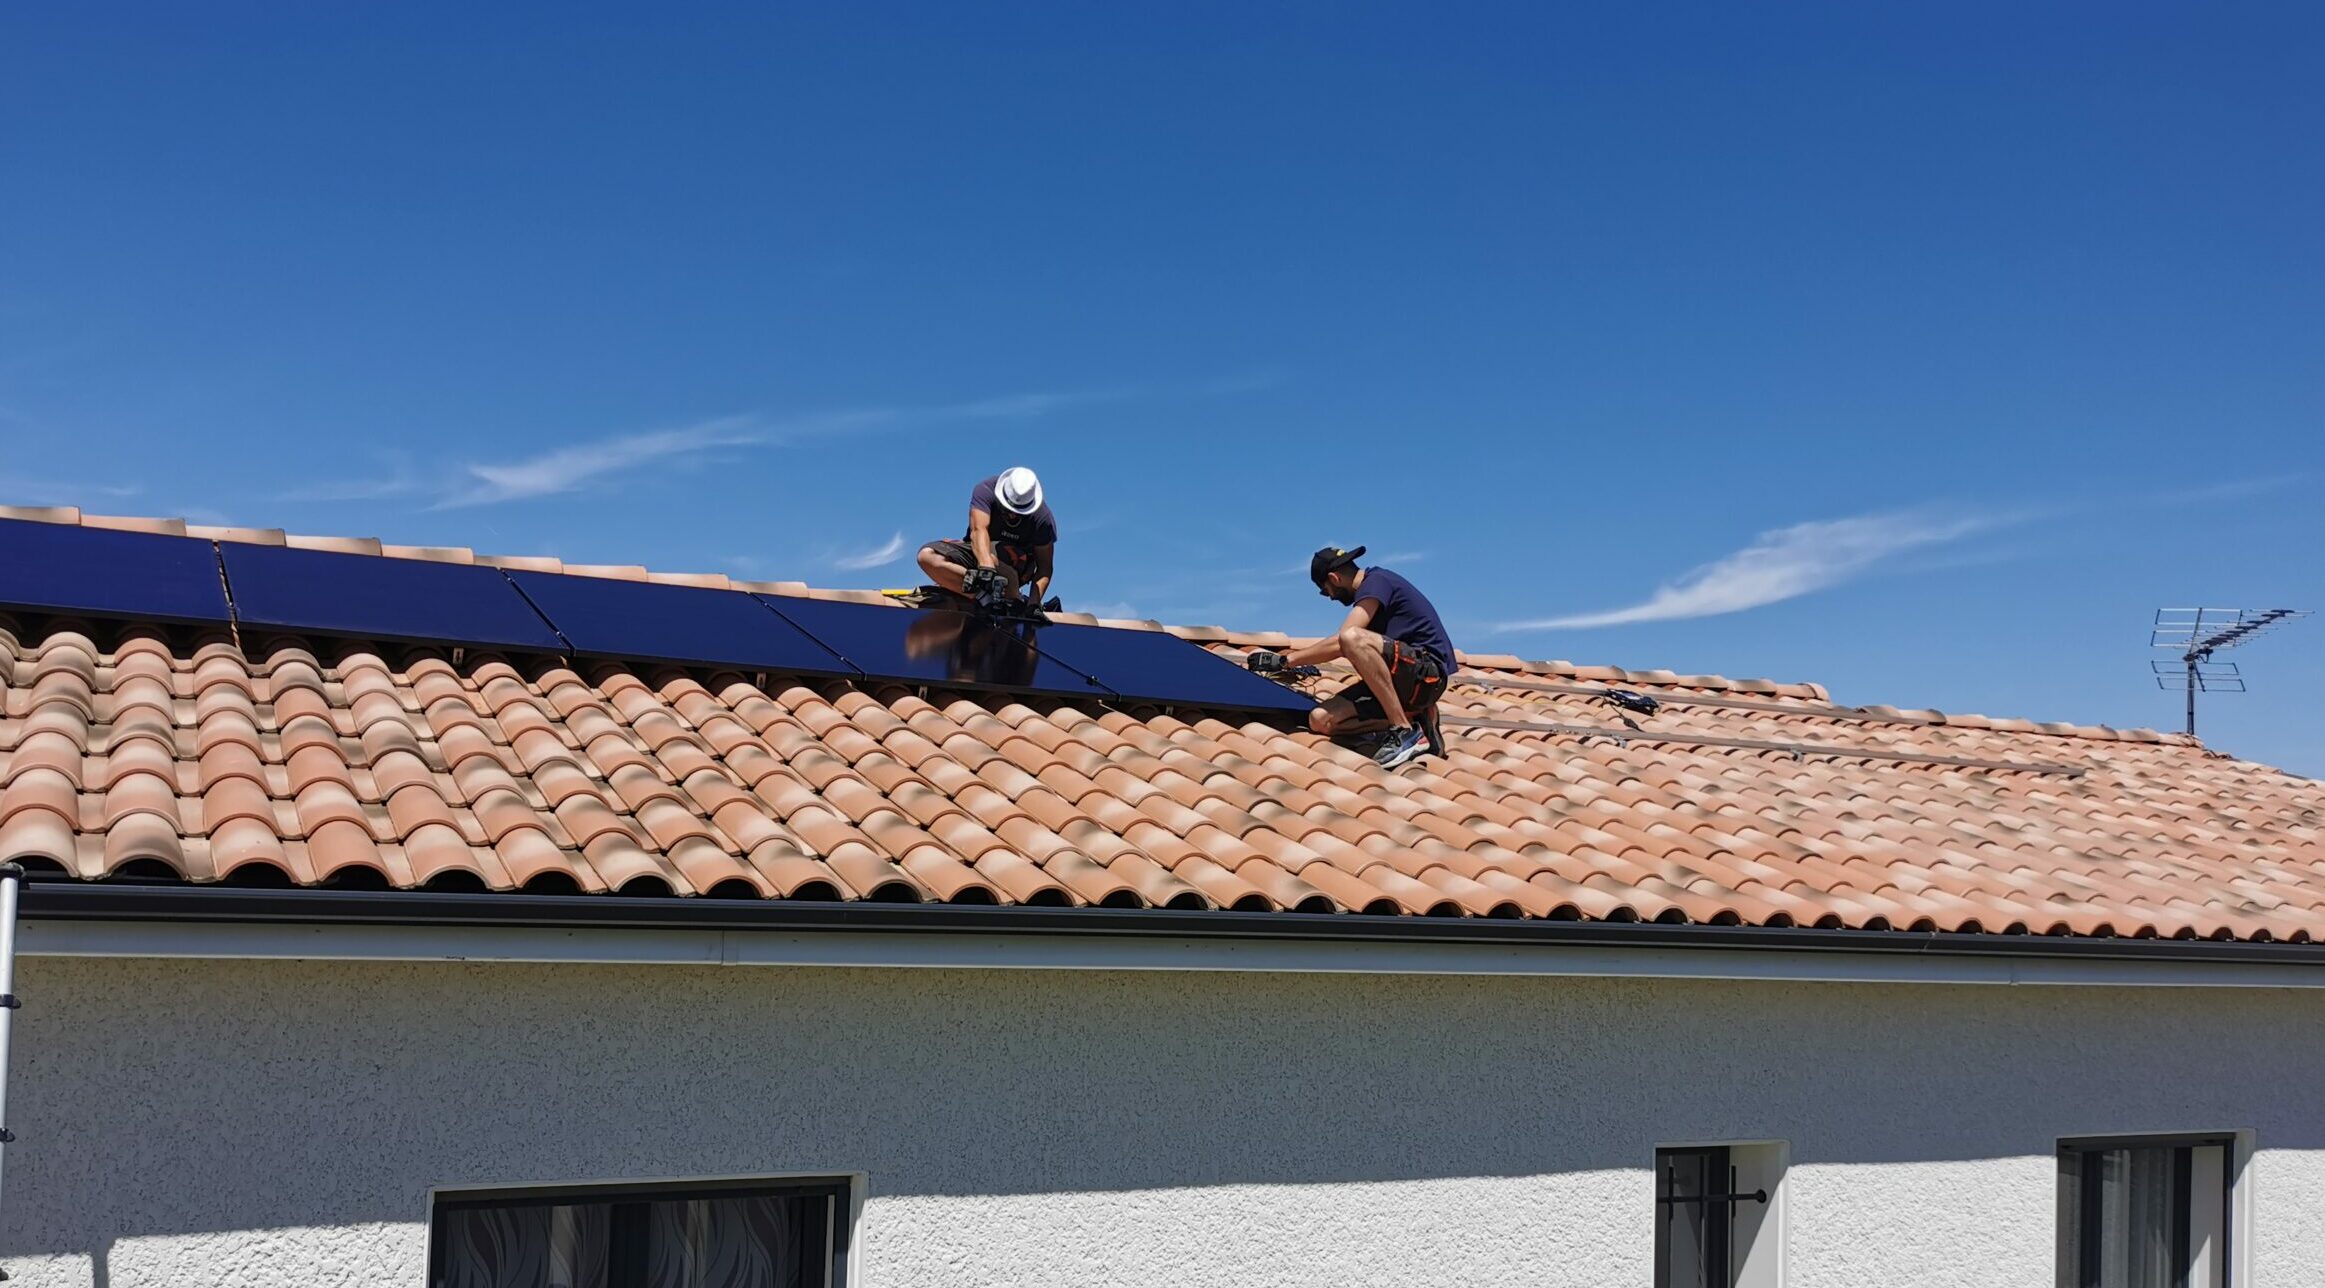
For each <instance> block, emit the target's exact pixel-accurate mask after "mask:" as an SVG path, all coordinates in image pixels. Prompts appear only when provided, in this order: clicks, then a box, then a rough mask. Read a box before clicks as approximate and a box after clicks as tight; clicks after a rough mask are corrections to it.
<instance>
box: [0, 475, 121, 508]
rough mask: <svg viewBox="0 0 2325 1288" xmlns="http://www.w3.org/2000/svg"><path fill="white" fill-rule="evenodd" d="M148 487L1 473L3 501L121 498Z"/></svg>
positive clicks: (42, 502) (0, 501) (34, 502)
mask: <svg viewBox="0 0 2325 1288" xmlns="http://www.w3.org/2000/svg"><path fill="white" fill-rule="evenodd" d="M144 491H145V487H144V485H143V484H139V483H95V482H90V481H88V480H85V479H83V480H78V481H76V480H72V479H44V478H31V477H27V476H25V475H22V474H0V505H79V504H81V503H82V502H83V501H86V500H90V499H103V500H108V501H118V500H121V499H123V498H124V497H132V496H136V495H138V494H140V493H142V492H144Z"/></svg>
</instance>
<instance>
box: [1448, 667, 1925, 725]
mask: <svg viewBox="0 0 2325 1288" xmlns="http://www.w3.org/2000/svg"><path fill="white" fill-rule="evenodd" d="M1451 682H1452V683H1454V684H1473V685H1476V686H1477V687H1478V688H1481V689H1523V690H1526V691H1527V692H1530V693H1568V694H1572V695H1574V696H1575V697H1579V698H1603V697H1605V696H1606V695H1607V690H1608V689H1610V688H1619V687H1621V686H1619V685H1614V684H1607V685H1600V686H1593V685H1588V684H1559V683H1556V682H1554V681H1549V680H1505V679H1502V678H1501V677H1499V676H1484V675H1465V674H1456V675H1455V676H1453V677H1452V680H1451ZM1625 683H1628V684H1635V685H1640V686H1642V687H1653V686H1651V685H1648V684H1647V682H1645V681H1640V680H1631V681H1626V682H1625ZM1655 700H1656V701H1657V702H1660V703H1663V704H1664V705H1666V706H1674V707H1734V708H1736V709H1738V710H1742V711H1769V712H1774V713H1776V714H1778V715H1788V716H1815V717H1817V718H1818V719H1820V720H1855V721H1858V722H1860V723H1863V724H1893V725H1911V726H1914V727H1915V728H1923V729H1931V728H1936V729H1942V728H1945V727H1947V726H1946V723H1945V722H1944V721H1942V720H1932V719H1929V718H1928V717H1926V716H1909V715H1902V714H1901V715H1883V714H1881V713H1880V712H1878V711H1867V710H1865V709H1864V708H1862V707H1836V706H1831V705H1827V704H1823V703H1815V704H1808V705H1798V706H1795V705H1787V704H1785V703H1782V702H1762V701H1759V700H1757V699H1754V698H1713V697H1705V696H1703V695H1701V694H1694V693H1666V692H1664V691H1663V690H1661V689H1660V688H1657V689H1656V692H1655Z"/></svg>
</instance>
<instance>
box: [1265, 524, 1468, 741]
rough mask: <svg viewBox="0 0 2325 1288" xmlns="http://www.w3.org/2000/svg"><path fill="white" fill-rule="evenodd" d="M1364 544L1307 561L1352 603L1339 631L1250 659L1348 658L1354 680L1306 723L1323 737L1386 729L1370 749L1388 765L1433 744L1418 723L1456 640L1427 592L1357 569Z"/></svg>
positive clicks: (1279, 665) (1309, 661) (1270, 664)
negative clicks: (1385, 735) (1384, 737)
mask: <svg viewBox="0 0 2325 1288" xmlns="http://www.w3.org/2000/svg"><path fill="white" fill-rule="evenodd" d="M1363 557H1364V547H1363V546H1358V547H1357V548H1356V549H1354V550H1342V549H1340V548H1339V547H1338V546H1326V547H1324V548H1323V549H1322V550H1319V551H1317V552H1316V555H1315V557H1314V558H1313V559H1310V560H1309V561H1308V579H1309V580H1310V581H1313V582H1315V583H1316V589H1317V591H1318V592H1320V593H1321V594H1323V595H1325V596H1326V597H1327V598H1330V599H1334V600H1338V601H1339V602H1340V603H1343V604H1347V605H1349V613H1348V617H1347V619H1346V620H1345V621H1343V622H1341V623H1340V630H1339V631H1338V633H1336V634H1333V635H1329V636H1326V637H1325V638H1323V639H1320V640H1317V641H1316V642H1315V643H1313V644H1306V645H1302V646H1301V647H1299V648H1296V649H1292V650H1290V651H1289V652H1285V653H1275V652H1270V651H1268V650H1265V649H1262V650H1260V651H1259V652H1256V653H1253V654H1252V655H1251V656H1250V658H1249V659H1247V662H1248V665H1249V666H1250V667H1251V669H1252V670H1254V671H1258V672H1260V673H1261V674H1267V673H1270V672H1276V671H1281V670H1283V669H1284V668H1286V667H1293V666H1312V665H1314V664H1315V663H1318V662H1326V661H1330V660H1331V659H1333V658H1344V659H1346V660H1347V662H1348V664H1349V665H1350V666H1353V667H1355V668H1356V674H1357V676H1358V677H1359V678H1358V679H1357V682H1356V683H1354V684H1351V685H1349V686H1348V687H1347V688H1345V689H1342V690H1341V691H1340V692H1339V693H1337V694H1335V695H1333V696H1332V697H1330V698H1327V699H1325V701H1324V705H1322V706H1320V707H1318V708H1316V710H1314V711H1313V712H1310V713H1309V716H1308V727H1309V728H1311V729H1314V730H1315V731H1316V732H1317V733H1320V734H1323V735H1324V736H1326V737H1332V736H1334V735H1337V734H1350V733H1366V732H1370V731H1372V730H1376V729H1386V730H1388V731H1389V738H1388V740H1387V741H1386V742H1384V743H1382V744H1381V746H1380V749H1379V750H1378V751H1376V752H1374V753H1373V759H1374V760H1377V761H1379V762H1380V764H1381V766H1382V767H1383V768H1386V769H1395V768H1396V767H1397V766H1399V765H1402V764H1404V763H1406V762H1407V761H1410V760H1412V759H1413V758H1414V757H1416V756H1419V755H1420V754H1421V753H1422V752H1423V751H1425V750H1427V749H1428V741H1427V739H1426V738H1425V737H1424V736H1423V734H1422V732H1421V730H1420V729H1419V728H1417V727H1416V723H1417V722H1418V721H1420V720H1422V719H1425V718H1426V717H1427V716H1428V713H1429V712H1430V711H1431V710H1432V709H1434V708H1435V707H1436V705H1437V699H1438V698H1440V697H1442V696H1444V693H1445V677H1446V676H1448V675H1451V674H1452V673H1453V640H1452V639H1451V637H1449V636H1447V635H1446V633H1445V623H1444V622H1443V621H1442V620H1440V619H1439V618H1438V616H1437V609H1436V607H1435V606H1434V605H1432V604H1431V603H1430V602H1429V598H1428V596H1426V595H1423V594H1422V593H1421V592H1420V591H1419V590H1417V589H1415V588H1414V586H1413V583H1411V582H1409V581H1407V580H1405V579H1404V578H1403V577H1401V576H1399V575H1397V574H1396V573H1393V572H1390V571H1389V570H1388V569H1386V568H1359V567H1357V566H1356V561H1357V560H1358V559H1361V558H1363Z"/></svg>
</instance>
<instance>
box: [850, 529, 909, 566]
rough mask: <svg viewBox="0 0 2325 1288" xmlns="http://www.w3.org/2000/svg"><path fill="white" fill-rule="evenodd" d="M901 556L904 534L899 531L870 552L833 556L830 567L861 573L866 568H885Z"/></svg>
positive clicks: (863, 551)
mask: <svg viewBox="0 0 2325 1288" xmlns="http://www.w3.org/2000/svg"><path fill="white" fill-rule="evenodd" d="M903 555H904V533H903V532H902V531H899V532H897V534H896V535H895V536H893V537H890V538H888V539H887V540H886V541H883V542H881V543H880V544H879V545H878V546H876V547H874V548H872V549H870V550H860V551H857V552H856V553H855V554H852V555H838V556H835V557H834V558H833V559H832V566H833V567H834V568H845V569H847V570H848V571H849V572H862V571H864V570H865V569H867V568H885V567H887V566H888V565H889V564H892V563H895V562H896V561H897V560H898V559H900V558H902V557H903Z"/></svg>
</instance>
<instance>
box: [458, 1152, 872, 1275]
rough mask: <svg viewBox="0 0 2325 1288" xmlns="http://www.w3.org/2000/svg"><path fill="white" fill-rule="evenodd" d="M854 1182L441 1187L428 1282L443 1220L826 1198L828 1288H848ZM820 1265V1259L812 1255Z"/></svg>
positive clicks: (759, 1179) (784, 1179) (770, 1179)
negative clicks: (499, 1211) (504, 1211)
mask: <svg viewBox="0 0 2325 1288" xmlns="http://www.w3.org/2000/svg"><path fill="white" fill-rule="evenodd" d="M856 1181H857V1178H856V1177H853V1176H754V1177H722V1178H715V1179H702V1180H675V1181H674V1180H658V1181H586V1182H570V1183H555V1184H546V1185H479V1186H469V1185H461V1186H441V1187H438V1188H435V1189H432V1190H430V1191H429V1194H428V1257H427V1261H428V1269H427V1276H428V1277H427V1282H428V1284H429V1286H430V1288H434V1285H436V1284H437V1283H438V1282H440V1280H441V1277H442V1275H443V1274H444V1271H445V1266H444V1257H445V1256H446V1251H447V1244H446V1241H445V1239H444V1232H443V1230H442V1228H441V1226H440V1218H441V1217H442V1216H444V1215H445V1214H448V1213H453V1212H463V1211H475V1210H478V1209H486V1208H512V1207H565V1206H576V1205H580V1204H602V1205H604V1206H607V1207H619V1206H622V1205H625V1204H629V1205H643V1204H649V1203H664V1202H673V1201H686V1200H692V1199H739V1198H784V1199H799V1198H823V1199H828V1200H830V1202H831V1209H830V1211H831V1240H830V1258H831V1262H830V1268H829V1271H828V1277H827V1278H826V1280H825V1284H826V1286H827V1288H847V1286H848V1283H849V1275H848V1266H849V1263H850V1261H852V1260H853V1249H854V1242H855V1225H856V1219H855V1218H856V1209H855V1203H856ZM809 1255H810V1257H811V1258H813V1259H814V1260H817V1261H820V1260H821V1258H815V1257H814V1254H812V1253H810V1254H809Z"/></svg>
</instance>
